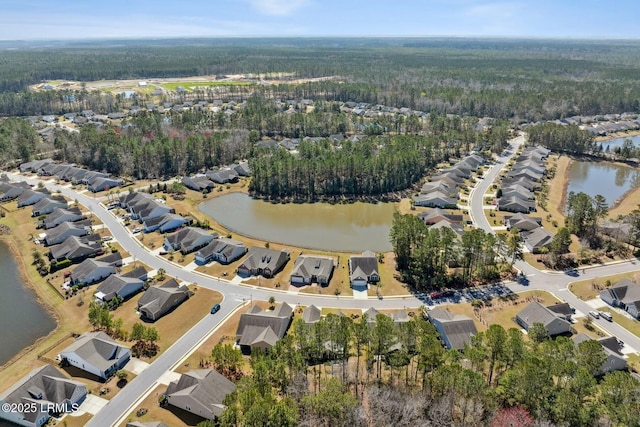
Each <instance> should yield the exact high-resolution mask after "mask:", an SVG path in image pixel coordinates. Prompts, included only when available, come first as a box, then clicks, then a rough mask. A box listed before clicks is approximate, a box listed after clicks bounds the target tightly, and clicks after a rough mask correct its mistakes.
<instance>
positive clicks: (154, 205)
mask: <svg viewBox="0 0 640 427" xmlns="http://www.w3.org/2000/svg"><path fill="white" fill-rule="evenodd" d="M129 211H130V212H131V218H133V219H137V220H139V221H140V222H141V223H144V222H145V221H148V220H149V219H151V218H157V217H160V216H162V215H164V214H166V213H175V212H176V210H175V209H174V208H173V207H171V206H167V205H166V204H165V203H164V202H163V201H162V200H156V199H147V200H141V201H139V202H136V203H135V204H133V205H129Z"/></svg>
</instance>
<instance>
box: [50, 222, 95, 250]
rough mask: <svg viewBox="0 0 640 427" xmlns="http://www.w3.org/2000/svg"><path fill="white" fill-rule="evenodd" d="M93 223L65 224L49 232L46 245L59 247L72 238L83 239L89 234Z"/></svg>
mask: <svg viewBox="0 0 640 427" xmlns="http://www.w3.org/2000/svg"><path fill="white" fill-rule="evenodd" d="M90 226H91V223H90V222H89V221H88V220H87V221H77V222H63V223H62V224H60V225H58V226H56V227H53V228H50V229H49V231H47V233H46V235H45V238H44V243H45V245H46V246H51V245H57V244H59V243H62V242H64V241H65V240H67V239H68V238H69V237H71V236H77V237H82V236H86V235H87V234H89V230H88V228H89V227H90Z"/></svg>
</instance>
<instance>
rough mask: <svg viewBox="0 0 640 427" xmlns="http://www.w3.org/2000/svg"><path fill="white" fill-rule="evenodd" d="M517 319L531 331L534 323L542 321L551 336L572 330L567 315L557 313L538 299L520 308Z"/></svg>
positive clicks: (526, 329) (518, 322)
mask: <svg viewBox="0 0 640 427" xmlns="http://www.w3.org/2000/svg"><path fill="white" fill-rule="evenodd" d="M515 320H516V323H517V324H518V325H520V326H521V327H522V328H524V330H525V331H529V329H530V328H531V326H533V324H534V323H542V325H543V326H544V327H545V329H546V330H547V334H548V335H549V336H550V337H553V336H555V335H561V334H566V333H567V332H570V331H571V323H570V322H569V321H568V320H566V318H565V316H563V315H562V314H558V313H555V312H554V311H552V310H550V309H549V308H548V307H545V306H544V305H542V304H540V303H539V302H537V301H533V302H532V303H531V304H529V305H528V306H526V307H525V308H523V309H522V310H520V312H518V314H516V318H515Z"/></svg>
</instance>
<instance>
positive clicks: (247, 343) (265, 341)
mask: <svg viewBox="0 0 640 427" xmlns="http://www.w3.org/2000/svg"><path fill="white" fill-rule="evenodd" d="M292 318H293V308H292V307H291V306H290V305H289V304H287V303H286V302H283V303H282V304H280V305H279V306H278V307H276V308H275V310H262V309H261V308H260V307H258V306H257V305H254V306H253V307H251V308H250V309H249V311H248V312H247V313H243V314H242V315H241V316H240V322H239V323H238V329H237V330H236V341H237V342H238V345H239V346H240V349H241V350H242V352H243V353H244V354H250V353H251V352H252V351H254V350H256V349H259V350H262V351H268V350H269V349H270V348H271V347H273V346H274V345H276V342H278V340H280V339H282V337H284V334H285V333H286V332H287V329H289V325H290V324H291V319H292Z"/></svg>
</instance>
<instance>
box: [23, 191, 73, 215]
mask: <svg viewBox="0 0 640 427" xmlns="http://www.w3.org/2000/svg"><path fill="white" fill-rule="evenodd" d="M67 207H68V205H67V201H66V200H65V199H64V197H55V196H51V197H43V198H42V199H40V200H39V201H38V202H36V204H34V205H33V208H32V211H31V216H33V217H36V216H40V215H47V214H50V213H51V212H53V211H54V210H55V209H57V208H63V209H66V208H67Z"/></svg>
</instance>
